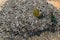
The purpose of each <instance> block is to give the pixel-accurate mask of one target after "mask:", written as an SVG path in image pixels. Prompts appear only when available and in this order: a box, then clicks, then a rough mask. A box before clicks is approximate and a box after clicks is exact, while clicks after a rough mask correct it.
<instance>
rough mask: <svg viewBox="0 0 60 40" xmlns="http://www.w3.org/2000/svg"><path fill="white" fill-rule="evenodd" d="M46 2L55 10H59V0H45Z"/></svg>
mask: <svg viewBox="0 0 60 40" xmlns="http://www.w3.org/2000/svg"><path fill="white" fill-rule="evenodd" d="M47 2H48V3H50V4H52V5H54V6H55V7H56V8H57V9H60V0H47Z"/></svg>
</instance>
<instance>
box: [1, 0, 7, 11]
mask: <svg viewBox="0 0 60 40" xmlns="http://www.w3.org/2000/svg"><path fill="white" fill-rule="evenodd" d="M6 1H8V0H0V10H1V9H2V6H3V5H4V4H5V2H6Z"/></svg>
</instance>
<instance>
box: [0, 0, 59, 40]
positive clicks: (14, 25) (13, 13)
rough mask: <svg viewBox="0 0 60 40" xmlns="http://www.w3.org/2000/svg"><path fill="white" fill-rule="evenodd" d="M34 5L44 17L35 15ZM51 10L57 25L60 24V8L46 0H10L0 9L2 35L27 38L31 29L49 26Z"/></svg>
mask: <svg viewBox="0 0 60 40" xmlns="http://www.w3.org/2000/svg"><path fill="white" fill-rule="evenodd" d="M34 7H38V9H39V10H40V13H43V14H44V15H45V17H44V18H43V19H38V18H36V17H35V16H34V15H33V8H34ZM50 12H53V13H54V15H55V17H56V18H57V19H58V20H57V21H58V24H57V25H60V21H59V20H60V16H59V15H60V10H57V9H56V8H55V7H54V6H53V5H51V4H49V3H47V2H46V0H9V1H7V2H6V4H5V5H4V7H3V9H2V10H1V11H0V35H1V37H2V38H3V39H4V40H20V39H21V40H27V39H28V38H29V37H28V36H29V34H27V33H28V32H29V31H33V30H38V29H39V30H44V28H47V27H48V26H47V24H50V23H51V22H50V18H49V17H50V15H49V14H50ZM41 35H42V34H41ZM19 37H20V38H19Z"/></svg>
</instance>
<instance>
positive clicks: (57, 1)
mask: <svg viewBox="0 0 60 40" xmlns="http://www.w3.org/2000/svg"><path fill="white" fill-rule="evenodd" d="M6 1H8V0H0V10H1V9H2V6H3V5H4V4H5V3H6ZM47 2H48V3H50V4H52V5H54V6H55V7H56V8H57V9H60V0H47Z"/></svg>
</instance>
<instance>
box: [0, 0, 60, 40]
mask: <svg viewBox="0 0 60 40" xmlns="http://www.w3.org/2000/svg"><path fill="white" fill-rule="evenodd" d="M6 1H8V0H0V10H2V8H3V7H2V6H4V4H5V3H6ZM47 2H48V3H50V4H52V5H54V6H55V7H56V8H57V9H60V4H59V3H60V1H59V0H53V1H51V0H47ZM44 36H45V35H44ZM57 37H58V38H59V37H60V35H59V36H58V34H56V35H54V36H53V37H51V39H52V40H57V39H56V38H57ZM35 38H36V39H35ZM38 38H39V39H40V38H41V37H32V39H31V38H30V39H29V40H39V39H38ZM43 38H44V37H43ZM43 38H42V39H43ZM53 38H54V39H53ZM42 39H41V40H42ZM51 39H49V40H51ZM0 40H3V39H2V38H1V37H0Z"/></svg>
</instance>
